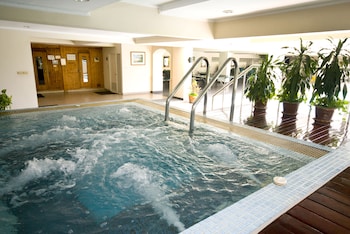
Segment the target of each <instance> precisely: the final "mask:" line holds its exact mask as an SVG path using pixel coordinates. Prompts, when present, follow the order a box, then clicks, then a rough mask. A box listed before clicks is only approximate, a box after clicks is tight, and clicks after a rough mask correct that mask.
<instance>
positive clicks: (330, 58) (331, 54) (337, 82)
mask: <svg viewBox="0 0 350 234" xmlns="http://www.w3.org/2000/svg"><path fill="white" fill-rule="evenodd" d="M329 41H330V42H332V40H330V39H329ZM346 42H347V38H345V39H343V40H342V39H340V40H339V41H338V43H337V44H334V45H333V47H332V48H330V49H327V48H324V49H321V50H320V51H319V53H318V55H319V59H320V63H319V67H318V69H317V72H316V80H315V84H314V89H313V93H312V97H311V100H310V103H311V104H313V105H315V119H314V128H313V130H312V132H311V134H310V139H311V140H313V139H316V138H319V130H320V131H323V132H324V131H325V130H328V129H329V128H330V123H331V119H332V116H333V113H334V110H335V109H342V110H346V107H347V101H345V98H346V95H347V86H346V83H345V78H346V77H348V75H349V71H348V68H347V67H348V65H349V53H348V51H347V50H346V49H345V45H346ZM340 93H342V95H341V97H339V96H340Z"/></svg>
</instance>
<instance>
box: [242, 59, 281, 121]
mask: <svg viewBox="0 0 350 234" xmlns="http://www.w3.org/2000/svg"><path fill="white" fill-rule="evenodd" d="M276 65H277V62H276V61H274V60H273V56H272V55H271V56H268V55H264V56H262V61H261V65H260V67H259V68H258V69H257V71H256V73H255V74H253V75H252V76H250V77H249V78H248V79H247V86H246V88H245V90H244V93H245V95H246V96H247V98H248V99H249V100H250V101H252V102H254V111H253V116H252V117H251V118H250V120H248V124H249V122H252V121H253V122H255V121H258V122H260V123H259V124H258V127H266V119H265V114H266V105H267V102H268V100H269V99H271V98H273V97H274V96H275V92H276V88H275V83H274V80H275V79H276V73H275V71H274V68H275V67H276ZM255 126H256V125H255Z"/></svg>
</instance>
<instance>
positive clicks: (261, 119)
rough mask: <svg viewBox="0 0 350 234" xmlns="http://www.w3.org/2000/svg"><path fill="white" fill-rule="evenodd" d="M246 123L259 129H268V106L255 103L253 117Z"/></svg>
mask: <svg viewBox="0 0 350 234" xmlns="http://www.w3.org/2000/svg"><path fill="white" fill-rule="evenodd" d="M246 123H247V124H248V125H250V126H253V127H257V128H267V122H266V104H263V103H262V102H255V105H254V111H253V115H252V116H251V117H249V118H248V119H247V121H246Z"/></svg>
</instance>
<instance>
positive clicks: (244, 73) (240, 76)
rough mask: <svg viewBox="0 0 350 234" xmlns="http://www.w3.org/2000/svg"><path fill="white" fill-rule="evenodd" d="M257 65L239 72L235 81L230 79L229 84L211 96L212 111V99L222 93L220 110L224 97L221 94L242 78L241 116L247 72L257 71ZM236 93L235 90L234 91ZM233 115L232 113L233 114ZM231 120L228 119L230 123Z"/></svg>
mask: <svg viewBox="0 0 350 234" xmlns="http://www.w3.org/2000/svg"><path fill="white" fill-rule="evenodd" d="M259 66H260V65H259V64H252V65H250V66H249V67H247V68H246V69H244V70H243V71H242V72H240V73H239V74H238V75H237V78H236V80H235V79H234V78H233V79H231V80H230V81H229V82H227V83H226V84H224V85H223V86H222V87H221V88H220V89H218V90H217V91H216V92H215V93H214V94H213V95H212V105H211V108H212V110H213V107H214V98H215V97H216V96H217V95H218V94H220V93H223V95H222V108H223V106H224V104H223V103H224V96H225V92H223V91H224V90H225V89H226V88H227V87H229V86H230V85H232V84H233V83H236V84H237V82H238V80H239V79H241V78H243V80H242V96H241V109H240V115H241V114H242V113H241V112H242V102H243V97H244V89H245V83H246V80H247V75H248V73H249V72H251V71H252V70H253V69H257V68H259ZM235 92H236V90H235ZM233 114H234V113H233ZM232 120H233V118H232ZM232 120H231V118H230V121H232Z"/></svg>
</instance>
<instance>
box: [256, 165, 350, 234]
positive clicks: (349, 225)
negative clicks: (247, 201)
mask: <svg viewBox="0 0 350 234" xmlns="http://www.w3.org/2000/svg"><path fill="white" fill-rule="evenodd" d="M260 233H261V234H271V233H276V234H277V233H350V167H348V168H347V169H345V170H344V171H343V172H341V173H339V174H338V175H337V176H336V177H334V178H333V179H332V180H330V181H329V182H328V183H326V184H325V185H324V186H323V187H321V188H320V189H318V190H317V191H316V192H314V193H313V194H311V195H310V196H309V197H307V198H306V199H304V200H303V201H301V202H300V203H299V204H297V205H296V206H294V207H293V208H292V209H290V210H289V211H288V212H286V213H285V214H283V215H282V216H280V217H279V218H278V219H276V220H275V221H274V222H272V223H271V224H269V225H268V226H267V227H265V228H264V229H263V230H262V231H261V232H260Z"/></svg>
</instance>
